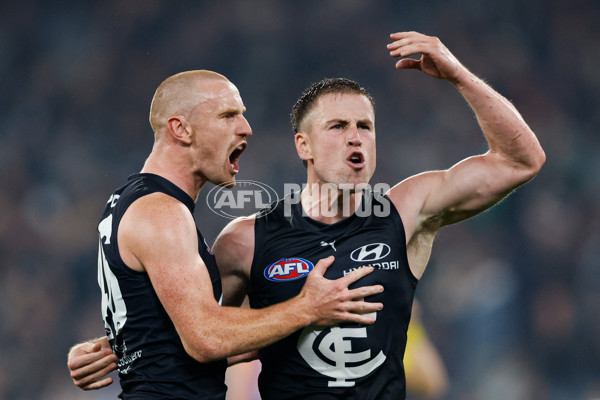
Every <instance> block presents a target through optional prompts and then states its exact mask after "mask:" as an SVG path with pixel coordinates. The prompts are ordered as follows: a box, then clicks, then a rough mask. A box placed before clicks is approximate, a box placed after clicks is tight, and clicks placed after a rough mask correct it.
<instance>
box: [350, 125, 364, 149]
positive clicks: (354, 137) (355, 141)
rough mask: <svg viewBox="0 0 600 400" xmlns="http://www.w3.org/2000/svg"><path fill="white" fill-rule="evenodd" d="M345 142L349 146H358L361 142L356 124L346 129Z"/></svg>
mask: <svg viewBox="0 0 600 400" xmlns="http://www.w3.org/2000/svg"><path fill="white" fill-rule="evenodd" d="M346 143H347V144H349V145H350V146H360V145H361V144H362V138H361V137H360V133H358V127H357V126H352V127H350V128H349V129H348V132H347V136H346Z"/></svg>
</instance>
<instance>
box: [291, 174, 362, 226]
mask: <svg viewBox="0 0 600 400" xmlns="http://www.w3.org/2000/svg"><path fill="white" fill-rule="evenodd" d="M350 186H351V185H343V184H342V185H334V184H331V183H309V184H307V186H306V188H305V189H304V190H303V191H302V194H301V196H300V202H301V204H302V208H303V209H304V212H305V213H306V215H308V216H309V217H310V218H312V219H314V220H316V221H319V222H322V223H324V224H334V223H336V222H339V221H342V220H344V219H346V218H348V217H350V216H351V215H353V214H354V213H355V211H356V210H357V209H358V207H359V206H360V204H361V201H362V195H361V192H360V191H359V192H356V191H355V190H354V188H353V187H352V188H351V187H350Z"/></svg>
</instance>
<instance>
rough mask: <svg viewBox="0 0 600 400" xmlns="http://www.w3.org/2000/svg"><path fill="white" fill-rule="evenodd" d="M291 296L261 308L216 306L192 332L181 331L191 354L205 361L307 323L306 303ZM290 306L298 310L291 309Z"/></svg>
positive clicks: (265, 343) (254, 346)
mask: <svg viewBox="0 0 600 400" xmlns="http://www.w3.org/2000/svg"><path fill="white" fill-rule="evenodd" d="M305 303H306V302H304V301H303V299H300V298H298V297H297V298H294V299H291V300H288V301H286V302H283V303H279V304H276V305H273V306H270V307H267V308H263V309H242V308H236V307H215V309H214V310H212V311H211V312H210V313H206V315H204V317H203V318H202V320H199V321H198V324H197V325H196V329H194V331H193V332H187V334H186V332H180V335H181V336H182V341H183V343H184V347H185V348H186V351H187V352H188V354H190V356H192V357H194V358H195V359H196V360H198V361H200V362H208V361H212V360H217V359H221V358H225V357H229V356H234V355H238V354H242V353H247V352H250V351H254V350H258V349H260V348H263V347H265V346H268V345H269V344H272V343H274V342H276V341H278V340H281V339H283V338H285V337H286V336H288V335H290V334H291V333H293V332H295V331H297V330H298V329H301V328H303V327H305V326H307V325H310V324H311V323H312V322H313V320H314V317H313V316H311V315H310V313H308V312H306V311H303V310H308V309H310V305H309V304H305ZM292 310H298V311H297V312H294V311H292Z"/></svg>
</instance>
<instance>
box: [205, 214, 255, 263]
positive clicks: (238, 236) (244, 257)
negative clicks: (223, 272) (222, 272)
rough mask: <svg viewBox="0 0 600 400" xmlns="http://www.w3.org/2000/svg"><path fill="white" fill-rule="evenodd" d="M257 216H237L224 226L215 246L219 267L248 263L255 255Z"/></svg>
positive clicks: (214, 250) (214, 251)
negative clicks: (255, 224)
mask: <svg viewBox="0 0 600 400" xmlns="http://www.w3.org/2000/svg"><path fill="white" fill-rule="evenodd" d="M255 220H256V217H255V216H254V215H252V216H249V217H241V218H236V219H234V220H233V221H231V222H230V223H229V224H227V225H226V226H225V228H223V230H222V231H221V233H219V235H218V236H217V239H216V240H215V244H214V246H213V253H214V254H215V258H216V260H217V265H218V266H219V268H220V269H221V268H226V267H227V266H228V265H240V264H244V265H245V264H248V260H249V263H251V262H252V257H253V255H254V223H255Z"/></svg>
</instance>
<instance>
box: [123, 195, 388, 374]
mask: <svg viewBox="0 0 600 400" xmlns="http://www.w3.org/2000/svg"><path fill="white" fill-rule="evenodd" d="M118 240H119V247H120V251H121V257H122V258H123V260H124V261H125V263H126V264H127V265H128V266H130V267H131V268H132V269H137V270H145V271H146V272H147V273H148V275H149V277H150V280H151V282H152V285H153V287H154V290H155V291H156V293H157V295H158V297H159V299H160V301H161V303H162V304H163V306H164V307H165V310H166V311H167V313H168V314H169V317H170V318H171V320H172V321H173V324H174V325H175V328H176V330H177V333H178V334H179V337H180V338H181V341H182V343H183V345H184V348H185V349H186V351H187V352H188V354H190V356H192V357H194V358H195V359H196V360H198V361H200V362H207V361H211V360H214V359H219V358H224V357H227V356H231V355H235V354H240V353H245V352H248V351H252V350H255V349H258V348H261V347H264V346H266V345H268V344H270V343H273V342H274V341H277V340H279V339H282V338H283V337H285V336H287V335H289V334H290V333H292V332H294V331H296V330H298V329H300V328H302V327H304V326H306V325H310V324H313V323H315V324H325V325H329V324H332V323H335V322H337V321H341V320H349V321H357V322H362V323H372V322H373V321H372V319H370V318H366V317H365V316H363V315H360V314H359V313H362V312H365V313H366V312H370V311H374V309H380V308H381V307H382V305H381V304H378V303H367V302H363V301H353V300H354V299H356V298H362V297H364V296H366V295H368V294H366V293H375V292H380V291H381V290H382V288H381V287H364V288H357V289H353V290H349V289H348V288H347V286H348V285H349V284H350V283H351V282H352V281H356V280H357V279H359V278H360V277H362V276H364V275H366V273H368V272H369V271H366V272H365V273H361V274H357V275H354V276H352V277H350V275H347V276H346V277H344V278H347V277H350V278H349V279H345V280H341V279H340V280H336V281H329V280H326V279H324V278H323V276H322V275H323V273H324V272H325V270H326V268H327V266H328V265H330V264H331V263H332V262H333V258H331V259H328V260H327V261H326V262H320V263H318V265H317V266H315V268H314V270H313V272H314V274H312V276H310V274H309V276H308V277H307V281H306V284H305V286H304V288H303V290H302V292H301V293H300V294H299V295H298V296H297V297H295V298H293V299H291V300H289V301H288V302H286V303H281V304H277V305H274V306H271V307H267V308H264V309H261V310H251V309H240V308H234V307H221V306H219V305H218V304H217V302H216V301H215V299H214V296H213V290H212V285H211V280H210V276H209V274H208V271H207V269H206V266H205V265H204V262H203V261H202V259H201V257H200V256H199V254H198V237H197V234H196V227H195V223H194V220H193V218H192V215H191V214H190V213H189V210H187V208H185V206H184V205H182V204H181V203H180V202H178V201H176V200H174V199H173V198H171V197H169V196H167V195H164V194H162V193H154V194H151V195H148V196H144V197H142V198H140V199H139V200H137V201H136V202H134V203H133V204H132V205H131V206H130V207H129V209H128V210H127V212H126V213H125V215H124V216H123V219H122V221H121V223H120V227H119V237H118ZM342 279H343V278H342ZM290 310H294V311H293V312H291V311H290ZM351 311H354V312H351Z"/></svg>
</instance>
